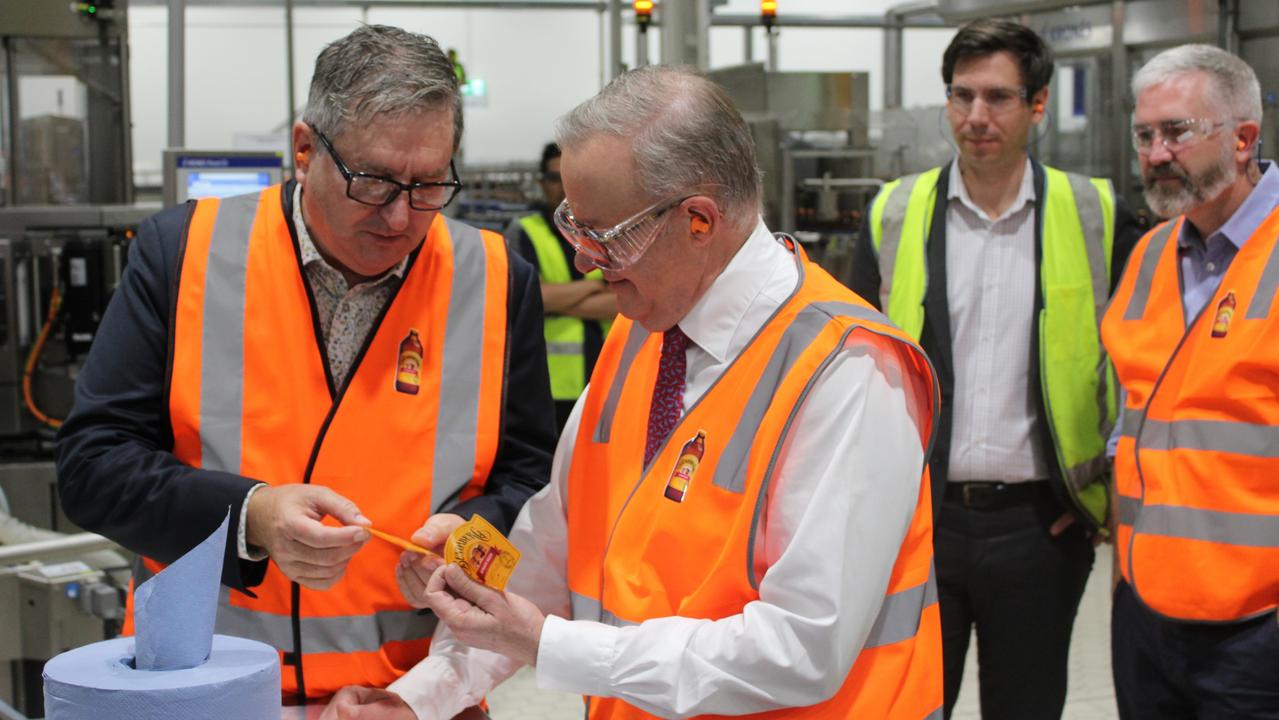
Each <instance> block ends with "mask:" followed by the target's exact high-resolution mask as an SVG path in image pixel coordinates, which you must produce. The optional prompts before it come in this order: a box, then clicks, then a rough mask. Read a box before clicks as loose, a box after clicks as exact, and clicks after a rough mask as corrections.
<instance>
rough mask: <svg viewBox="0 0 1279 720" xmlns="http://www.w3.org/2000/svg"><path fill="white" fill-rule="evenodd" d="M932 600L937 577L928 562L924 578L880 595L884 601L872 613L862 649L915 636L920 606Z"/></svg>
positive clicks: (923, 606) (917, 628)
mask: <svg viewBox="0 0 1279 720" xmlns="http://www.w3.org/2000/svg"><path fill="white" fill-rule="evenodd" d="M936 602H937V578H936V574H935V572H934V570H933V568H932V565H931V564H930V565H929V567H928V579H927V580H925V581H924V582H922V583H920V584H919V585H916V586H914V587H909V588H906V589H905V590H898V591H897V592H895V593H890V594H888V595H887V596H885V597H884V604H883V605H882V606H880V608H879V614H878V615H876V616H875V624H874V625H872V626H871V628H870V634H869V635H867V636H866V642H865V643H864V644H863V645H862V649H863V650H869V649H871V648H877V647H882V646H884V645H892V644H893V643H898V642H901V641H903V640H909V639H911V638H913V637H915V634H916V633H918V632H919V620H920V616H921V615H922V614H923V612H924V608H926V607H928V606H930V605H933V604H935V603H936Z"/></svg>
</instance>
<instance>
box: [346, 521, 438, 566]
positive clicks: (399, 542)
mask: <svg viewBox="0 0 1279 720" xmlns="http://www.w3.org/2000/svg"><path fill="white" fill-rule="evenodd" d="M364 529H365V530H368V531H369V534H371V535H372V536H373V537H375V538H381V539H383V540H385V541H387V542H389V543H391V544H392V545H394V546H396V547H398V548H401V549H404V550H408V551H409V552H414V553H417V554H418V555H426V556H427V557H434V558H440V556H439V555H436V554H435V553H433V552H431V551H430V550H427V549H426V548H424V547H421V546H420V545H414V544H413V543H411V542H409V541H408V540H404V539H403V538H398V537H396V536H394V535H392V534H390V533H384V532H382V531H381V530H374V529H373V528H371V527H366V528H364ZM440 559H441V560H443V559H444V558H440Z"/></svg>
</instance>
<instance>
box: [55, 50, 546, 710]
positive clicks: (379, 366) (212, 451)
mask: <svg viewBox="0 0 1279 720" xmlns="http://www.w3.org/2000/svg"><path fill="white" fill-rule="evenodd" d="M461 112H462V103H461V96H460V94H459V92H458V85H457V79H456V77H455V76H454V74H453V68H452V66H451V65H450V63H449V61H448V59H447V58H446V57H445V55H444V53H443V52H442V51H441V50H440V48H439V46H438V45H437V44H436V43H435V41H434V40H432V39H431V38H429V37H426V36H423V35H418V34H415V33H410V32H407V31H404V30H400V29H398V28H392V27H386V26H380V25H369V26H363V27H361V28H359V29H357V30H355V31H354V32H352V33H350V34H349V35H347V36H346V37H343V38H341V39H339V40H336V41H335V42H333V43H331V44H330V45H328V46H327V47H325V48H324V50H323V51H322V52H321V53H320V55H319V57H318V58H317V60H316V67H315V73H314V75H313V77H312V83H311V92H310V97H309V100H308V103H307V107H306V110H305V112H304V113H303V116H302V120H301V121H300V122H299V123H297V125H295V126H294V128H293V150H294V153H295V155H294V159H295V166H296V174H297V177H296V179H295V180H290V181H288V182H286V183H284V184H283V185H277V186H275V187H272V188H269V189H267V190H265V191H263V192H261V193H256V194H252V195H245V196H240V197H233V198H227V199H223V200H217V199H201V200H198V201H195V202H192V203H189V204H187V205H184V206H182V207H179V208H173V209H171V210H167V211H165V212H163V213H160V214H159V215H157V216H155V217H154V218H151V219H149V220H147V221H145V222H144V223H143V224H142V226H141V228H140V230H139V233H138V237H137V239H136V240H135V241H134V243H133V245H132V247H131V248H130V252H129V265H128V268H127V269H126V271H125V273H124V276H123V278H122V280H121V283H120V287H119V289H118V290H117V292H116V294H115V296H114V297H113V298H112V300H111V305H110V307H109V308H108V310H107V312H106V316H105V317H104V319H103V321H102V325H101V329H100V331H99V334H98V338H97V340H96V341H95V343H94V345H93V350H92V351H91V352H90V354H89V358H88V360H87V361H86V364H85V368H84V371H83V373H82V374H81V375H80V378H79V382H78V383H77V386H76V401H75V408H74V410H73V411H72V414H71V417H70V418H69V419H68V420H67V422H66V425H65V426H64V427H63V432H62V435H61V438H60V444H59V447H58V453H59V456H58V470H59V490H60V492H61V497H62V501H63V504H64V506H65V507H66V509H67V513H68V515H70V516H72V517H74V518H75V521H76V522H77V523H78V524H79V525H81V526H82V527H85V528H87V529H92V530H94V531H96V532H100V533H102V534H104V535H107V536H109V537H111V538H113V539H115V540H117V541H119V542H120V543H121V544H123V545H124V546H125V547H127V548H129V549H130V550H134V551H136V552H138V553H139V555H141V556H145V557H146V558H147V560H146V562H145V567H143V566H142V565H141V564H140V566H139V568H138V569H137V570H138V572H139V573H141V574H143V575H145V574H146V573H149V572H154V571H155V570H156V569H158V568H159V564H158V563H165V562H172V561H173V560H174V559H176V558H177V557H179V556H181V555H182V554H183V553H185V552H186V551H187V550H189V549H191V547H193V546H194V545H195V544H196V543H197V542H199V541H200V540H201V539H203V538H204V537H205V536H207V535H208V533H209V532H210V531H211V530H212V529H213V528H214V527H216V526H217V525H218V523H219V522H220V521H221V520H222V518H223V517H224V515H225V514H226V513H227V510H228V508H230V512H231V523H232V524H231V528H232V531H231V532H230V533H228V536H229V537H228V540H229V542H228V546H227V548H226V556H225V557H226V559H225V562H224V563H223V577H222V581H223V583H224V584H225V585H226V586H227V587H229V588H233V589H236V590H246V591H250V592H251V593H252V594H249V592H244V593H229V592H228V593H225V594H224V595H223V596H222V601H221V603H220V606H219V608H218V618H217V628H218V631H219V632H226V633H229V634H233V635H242V636H246V637H252V638H256V639H259V640H262V641H265V642H268V643H271V644H273V645H275V647H277V648H278V649H279V650H280V651H281V652H282V653H283V655H282V657H283V667H282V669H281V677H282V680H283V687H284V692H285V696H286V699H287V700H289V701H295V702H296V701H302V700H305V699H306V698H308V697H309V698H322V697H326V696H329V695H332V694H333V693H334V692H336V691H337V690H338V689H339V688H341V687H343V686H345V685H349V684H352V683H359V684H363V685H371V686H377V687H381V686H385V685H386V684H387V683H389V682H391V681H392V680H394V679H395V678H397V677H398V676H400V675H401V674H402V673H403V672H404V671H405V670H407V669H408V668H409V667H412V666H413V664H414V663H415V662H416V661H417V660H419V659H420V658H422V657H423V656H425V654H426V651H427V647H428V645H429V643H430V639H431V635H432V633H433V631H434V627H435V624H436V621H435V619H434V618H431V617H427V616H422V615H419V614H418V613H417V612H416V611H415V610H413V609H412V608H410V607H409V606H408V605H407V604H406V603H405V602H404V600H403V599H401V598H400V595H399V592H398V589H397V587H396V583H395V580H394V578H393V575H392V572H391V568H392V567H394V566H395V564H396V562H397V559H398V557H399V551H398V550H396V549H395V548H394V547H393V546H391V545H389V544H386V543H380V542H379V543H372V544H367V545H366V544H365V543H366V541H367V540H368V538H369V533H368V532H367V531H366V530H365V529H364V527H362V526H367V525H369V524H370V523H372V525H373V526H374V527H375V528H377V529H380V530H383V531H386V532H390V533H392V534H395V535H398V536H401V537H408V536H410V535H411V536H412V537H413V540H414V542H416V543H418V544H420V545H424V546H427V547H430V546H435V547H436V548H437V549H438V548H439V546H440V544H441V543H442V542H443V540H444V538H445V537H446V536H447V534H448V533H449V531H451V530H452V529H453V528H454V527H456V526H457V525H458V524H459V523H461V521H462V516H465V517H470V515H471V514H472V513H479V514H481V515H483V516H485V517H486V518H487V519H489V520H490V521H491V522H492V523H493V524H495V525H497V526H498V527H500V528H509V527H510V524H511V523H512V522H513V521H514V519H515V515H516V513H517V512H518V510H519V508H520V507H521V506H522V505H523V503H524V501H525V499H527V498H528V497H529V496H530V495H531V494H532V493H533V492H534V491H535V490H536V489H537V488H539V487H541V486H542V485H543V484H544V483H545V480H546V477H547V475H548V474H549V472H550V459H551V446H552V445H553V443H554V439H553V438H554V428H553V427H552V425H551V422H550V418H551V403H550V396H549V393H548V390H547V376H546V364H545V362H543V360H542V357H543V356H544V352H545V351H544V346H543V343H542V333H541V325H542V318H541V300H540V297H539V295H538V292H537V281H536V277H535V275H534V274H533V271H532V268H531V267H529V265H528V264H527V263H525V262H523V261H522V260H520V259H519V258H518V257H515V256H512V255H508V254H507V251H506V247H505V243H504V242H503V241H502V238H501V236H499V235H497V234H496V233H481V232H480V231H478V230H476V229H474V228H471V227H468V226H466V225H463V224H461V223H458V222H455V221H453V220H450V219H448V218H445V217H444V216H443V215H441V214H440V210H441V209H443V208H444V207H445V206H447V205H448V204H449V202H450V201H451V200H452V199H453V198H454V196H455V195H456V194H457V191H458V189H459V187H460V185H461V183H459V182H458V179H457V173H456V170H455V168H454V166H453V156H454V153H455V152H456V150H457V147H458V143H459V140H460V137H461V132H462V115H461ZM510 388H518V391H512V390H510ZM334 521H336V522H334ZM415 531H416V532H415ZM138 579H139V580H140V579H142V578H138Z"/></svg>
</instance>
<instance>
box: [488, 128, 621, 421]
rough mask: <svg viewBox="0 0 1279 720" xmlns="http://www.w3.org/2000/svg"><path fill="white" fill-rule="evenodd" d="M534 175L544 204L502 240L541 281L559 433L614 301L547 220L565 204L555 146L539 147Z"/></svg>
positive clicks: (583, 382) (595, 355)
mask: <svg viewBox="0 0 1279 720" xmlns="http://www.w3.org/2000/svg"><path fill="white" fill-rule="evenodd" d="M539 171H540V177H539V178H538V185H540V186H541V188H542V195H543V197H545V198H546V204H545V205H542V206H541V207H539V208H538V211H537V212H535V213H533V214H531V215H525V216H524V217H522V218H520V219H519V220H516V221H515V222H513V223H511V226H510V227H509V228H507V230H506V241H507V243H509V244H510V246H511V248H512V249H513V250H515V252H517V253H519V254H520V255H521V256H522V257H523V258H524V259H525V260H528V261H529V262H530V263H532V264H533V266H534V267H536V268H537V272H538V276H539V278H540V280H541V283H542V310H543V311H544V312H545V313H546V323H545V329H546V357H547V365H548V367H549V370H550V373H551V397H552V398H553V399H554V401H555V421H556V426H557V428H558V429H560V430H562V429H563V428H564V423H566V422H568V416H569V413H570V412H572V411H573V405H575V404H576V403H577V398H578V396H579V395H581V394H582V389H583V388H585V387H586V379H587V378H589V377H590V376H591V371H592V370H593V369H594V368H595V359H596V358H598V357H599V354H600V346H602V345H603V344H604V336H605V335H607V334H608V328H609V325H610V321H611V320H612V319H613V316H615V315H617V300H616V298H614V297H613V291H612V290H609V289H608V284H607V283H605V282H604V275H603V274H602V273H601V272H600V271H599V269H598V268H596V269H594V270H591V271H589V272H587V273H582V272H581V271H580V270H578V269H577V266H576V265H575V264H574V263H573V257H574V256H575V255H576V254H577V253H576V251H574V250H573V246H572V245H571V244H570V243H569V241H568V240H566V239H564V235H563V234H561V233H560V232H559V230H558V229H556V228H555V224H554V222H552V220H551V214H552V213H554V212H555V209H556V208H558V207H559V206H560V203H561V202H563V201H564V183H563V181H561V179H560V146H559V145H556V144H555V143H547V144H546V147H544V148H542V162H541V165H540V166H539Z"/></svg>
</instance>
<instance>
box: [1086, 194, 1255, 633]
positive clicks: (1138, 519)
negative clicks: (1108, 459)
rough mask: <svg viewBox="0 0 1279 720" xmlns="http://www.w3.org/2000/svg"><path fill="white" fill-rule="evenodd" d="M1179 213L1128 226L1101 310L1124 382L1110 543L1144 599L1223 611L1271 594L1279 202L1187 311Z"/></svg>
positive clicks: (1203, 614)
mask: <svg viewBox="0 0 1279 720" xmlns="http://www.w3.org/2000/svg"><path fill="white" fill-rule="evenodd" d="M1184 223H1185V220H1184V218H1177V219H1175V220H1173V221H1170V222H1166V223H1164V224H1162V225H1160V226H1159V227H1157V228H1155V229H1154V230H1152V231H1151V232H1149V233H1147V234H1146V236H1145V237H1144V238H1142V240H1141V242H1140V243H1139V244H1138V245H1137V247H1136V249H1135V250H1134V251H1133V254H1132V258H1131V259H1130V260H1129V262H1128V269H1127V271H1126V272H1125V273H1124V279H1123V281H1122V282H1121V283H1120V285H1119V288H1118V290H1117V291H1116V293H1115V297H1114V298H1113V299H1112V300H1111V303H1110V307H1109V309H1108V310H1107V311H1106V317H1105V320H1104V322H1103V324H1102V339H1103V341H1104V342H1105V344H1106V349H1107V351H1109V353H1110V357H1111V358H1112V359H1113V361H1114V364H1115V370H1116V372H1117V373H1118V375H1119V380H1120V382H1121V383H1122V384H1123V387H1124V389H1125V390H1126V391H1127V403H1126V405H1125V408H1124V419H1123V427H1122V436H1121V437H1120V440H1119V449H1118V453H1117V454H1116V456H1115V488H1116V490H1117V491H1118V493H1119V518H1118V519H1119V531H1118V535H1117V537H1116V540H1115V543H1116V545H1117V547H1118V550H1119V568H1120V572H1122V573H1123V577H1124V579H1125V580H1127V581H1128V583H1129V585H1131V586H1132V588H1133V591H1134V592H1135V593H1136V595H1137V597H1138V598H1140V600H1141V601H1142V602H1143V603H1144V604H1145V605H1146V606H1147V607H1149V608H1150V609H1151V610H1153V611H1155V612H1156V613H1159V614H1161V615H1164V616H1167V617H1170V618H1175V619H1178V620H1187V621H1198V622H1231V621H1237V620H1241V619H1244V618H1249V617H1254V616H1257V615H1261V614H1264V613H1269V612H1272V611H1273V610H1274V609H1275V607H1276V605H1279V322H1277V321H1276V318H1279V307H1276V302H1275V291H1276V288H1277V287H1279V251H1277V250H1276V242H1275V239H1276V237H1279V210H1276V211H1274V212H1272V213H1271V214H1270V216H1269V217H1268V218H1267V219H1266V220H1265V221H1264V222H1263V223H1262V224H1261V226H1260V227H1259V228H1257V231H1256V232H1255V233H1253V235H1252V237H1251V238H1249V239H1248V241H1247V242H1245V243H1244V245H1243V247H1242V248H1240V250H1239V253H1238V255H1236V256H1235V258H1234V260H1233V261H1232V262H1231V263H1230V267H1229V268H1227V270H1226V273H1225V275H1224V276H1223V277H1222V279H1221V283H1220V285H1219V286H1218V287H1217V290H1216V292H1215V293H1214V295H1213V297H1212V300H1210V301H1209V302H1208V304H1207V306H1205V308H1204V309H1203V311H1202V312H1200V313H1199V316H1198V317H1196V318H1194V319H1193V320H1192V321H1191V322H1189V323H1187V322H1186V318H1185V312H1184V310H1183V309H1182V307H1183V306H1182V301H1181V288H1180V281H1179V278H1180V272H1179V267H1178V265H1179V260H1178V257H1177V236H1178V234H1179V233H1180V232H1181V229H1182V228H1183V227H1184Z"/></svg>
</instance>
